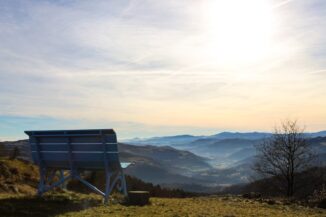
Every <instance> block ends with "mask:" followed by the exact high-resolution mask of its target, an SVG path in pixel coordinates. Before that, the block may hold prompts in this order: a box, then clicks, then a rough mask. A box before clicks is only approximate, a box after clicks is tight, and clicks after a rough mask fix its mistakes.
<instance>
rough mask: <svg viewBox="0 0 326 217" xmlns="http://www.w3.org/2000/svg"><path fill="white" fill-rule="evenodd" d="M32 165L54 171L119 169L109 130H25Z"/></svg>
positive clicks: (113, 138)
mask: <svg viewBox="0 0 326 217" xmlns="http://www.w3.org/2000/svg"><path fill="white" fill-rule="evenodd" d="M25 133H26V134H27V135H29V141H30V147H31V152H32V158H33V161H34V163H36V164H39V165H40V164H42V166H45V167H48V168H57V169H72V167H73V168H74V169H103V168H105V164H107V165H108V166H109V168H110V169H111V170H114V169H115V168H117V167H120V161H119V154H118V147H117V137H116V134H115V132H114V130H112V129H98V130H52V131H25Z"/></svg>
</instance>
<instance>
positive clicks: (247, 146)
mask: <svg viewBox="0 0 326 217" xmlns="http://www.w3.org/2000/svg"><path fill="white" fill-rule="evenodd" d="M270 136H271V134H270V133H259V132H252V133H231V132H223V133H219V134H216V135H212V136H192V135H178V136H168V137H154V138H149V139H139V138H137V139H132V140H124V141H123V142H121V143H119V144H118V146H119V152H120V160H121V161H123V162H131V163H132V164H131V165H130V166H129V167H128V168H127V169H126V171H125V172H126V174H129V175H132V176H135V177H137V178H140V179H142V180H144V181H146V182H152V183H154V184H160V185H163V186H165V187H178V188H183V189H184V190H190V191H199V192H203V191H205V192H207V191H209V192H212V191H219V190H221V189H222V188H223V187H225V186H229V185H234V184H241V183H246V182H248V181H249V179H250V177H251V176H252V175H253V172H252V170H251V164H252V163H253V161H254V156H255V145H256V144H259V143H260V142H262V140H263V139H265V138H268V137H270ZM307 138H308V140H307V141H308V142H309V143H310V144H311V145H312V147H313V148H314V150H315V151H316V153H317V154H318V155H319V160H320V163H324V162H326V131H322V132H318V133H309V134H307ZM0 145H1V146H3V147H5V151H6V155H8V154H10V153H11V152H12V151H13V149H14V147H18V148H19V150H20V154H21V157H22V158H24V159H26V160H31V159H30V150H29V145H28V141H27V140H19V141H14V142H0ZM0 150H1V149H0ZM0 154H1V153H0Z"/></svg>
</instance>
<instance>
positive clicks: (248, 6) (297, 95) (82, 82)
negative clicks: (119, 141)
mask: <svg viewBox="0 0 326 217" xmlns="http://www.w3.org/2000/svg"><path fill="white" fill-rule="evenodd" d="M325 28H326V2H325V1H323V0H309V1H305V0H292V1H291V0H247V1H242V0H228V1H227V0H216V1H208V0H207V1H172V0H171V1H170V0H167V1H98V0H95V1H73V0H71V1H37V0H35V1H15V0H10V1H9V0H8V1H5V0H4V1H1V2H0V140H8V139H9V140H11V139H18V138H26V136H25V135H24V134H23V131H24V130H30V129H63V128H65V129H74V128H78V129H80V128H115V129H116V131H117V132H118V135H119V136H120V137H121V138H131V137H147V136H157V135H173V134H180V133H182V134H196V135H199V134H211V133H216V132H219V131H224V130H232V131H251V130H257V131H267V130H270V129H272V128H273V126H274V124H275V123H276V122H278V121H279V120H282V119H285V118H297V119H299V120H300V121H301V122H302V123H303V124H305V125H306V126H307V129H308V130H309V131H318V130H324V129H326V113H325V111H326V79H325V75H326V62H325V55H326V46H325V45H326V38H325V33H326V29H325Z"/></svg>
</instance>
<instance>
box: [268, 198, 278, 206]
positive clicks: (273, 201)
mask: <svg viewBox="0 0 326 217" xmlns="http://www.w3.org/2000/svg"><path fill="white" fill-rule="evenodd" d="M266 202H267V204H269V205H274V204H276V201H275V200H272V199H269V200H267V201H266Z"/></svg>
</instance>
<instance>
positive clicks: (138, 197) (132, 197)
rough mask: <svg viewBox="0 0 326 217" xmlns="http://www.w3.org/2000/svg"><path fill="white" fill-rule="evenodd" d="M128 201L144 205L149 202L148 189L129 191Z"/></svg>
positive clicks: (131, 203)
mask: <svg viewBox="0 0 326 217" xmlns="http://www.w3.org/2000/svg"><path fill="white" fill-rule="evenodd" d="M128 202H129V204H130V205H138V206H144V205H146V204H148V203H149V192H148V191H129V192H128Z"/></svg>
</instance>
